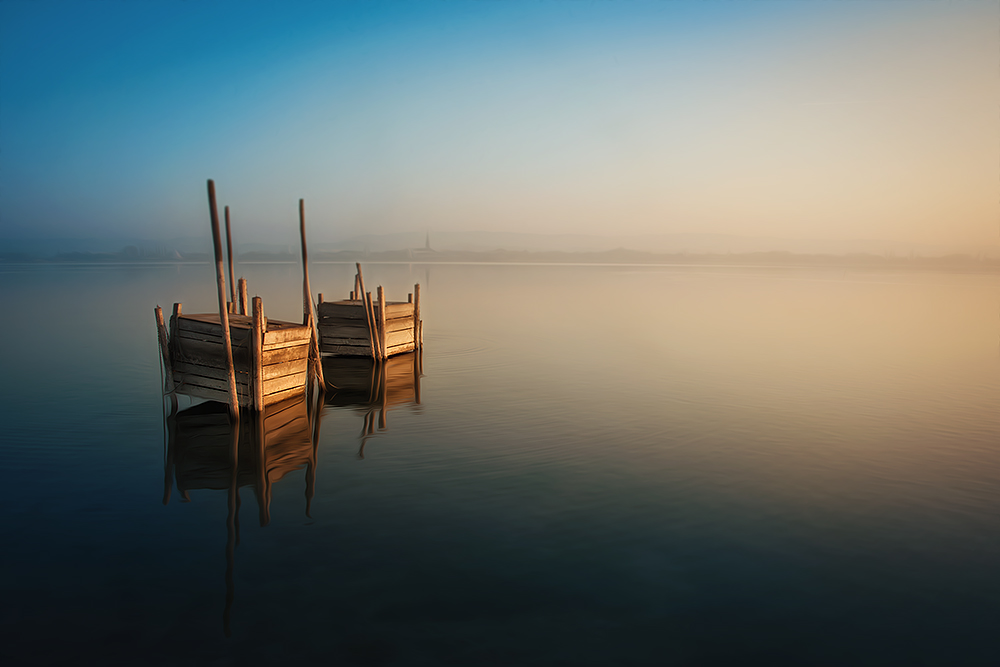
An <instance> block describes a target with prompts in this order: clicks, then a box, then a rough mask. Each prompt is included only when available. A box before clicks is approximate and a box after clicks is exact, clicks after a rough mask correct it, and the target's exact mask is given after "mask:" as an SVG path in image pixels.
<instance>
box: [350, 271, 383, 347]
mask: <svg viewBox="0 0 1000 667" xmlns="http://www.w3.org/2000/svg"><path fill="white" fill-rule="evenodd" d="M355 266H356V267H358V275H357V276H356V278H357V282H358V285H359V287H360V289H361V291H360V292H359V293H358V298H359V299H361V303H362V305H363V306H364V307H365V322H367V323H368V342H369V343H370V344H371V346H372V359H378V354H377V353H376V351H375V317H374V315H375V311H373V310H372V308H371V294H370V293H368V292H366V291H365V277H364V276H363V275H362V274H361V262H357V263H356V264H355Z"/></svg>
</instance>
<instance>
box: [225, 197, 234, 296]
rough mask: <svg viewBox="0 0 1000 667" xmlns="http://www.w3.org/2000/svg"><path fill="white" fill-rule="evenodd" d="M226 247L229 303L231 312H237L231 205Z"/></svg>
mask: <svg viewBox="0 0 1000 667" xmlns="http://www.w3.org/2000/svg"><path fill="white" fill-rule="evenodd" d="M226 248H227V252H228V255H229V303H231V304H233V306H232V308H233V309H234V310H232V311H231V312H234V313H235V312H236V311H235V308H236V282H235V281H233V234H232V231H231V230H230V229H229V207H228V206H227V207H226Z"/></svg>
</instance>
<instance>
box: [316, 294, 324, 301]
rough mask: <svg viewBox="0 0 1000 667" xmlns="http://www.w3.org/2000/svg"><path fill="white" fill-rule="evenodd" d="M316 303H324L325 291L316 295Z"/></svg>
mask: <svg viewBox="0 0 1000 667" xmlns="http://www.w3.org/2000/svg"><path fill="white" fill-rule="evenodd" d="M316 303H323V293H322V292H320V293H319V294H318V295H317V297H316Z"/></svg>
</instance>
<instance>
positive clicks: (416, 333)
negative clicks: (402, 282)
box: [413, 283, 420, 350]
mask: <svg viewBox="0 0 1000 667" xmlns="http://www.w3.org/2000/svg"><path fill="white" fill-rule="evenodd" d="M413 349H414V350H419V349H420V283H417V284H416V285H414V286H413Z"/></svg>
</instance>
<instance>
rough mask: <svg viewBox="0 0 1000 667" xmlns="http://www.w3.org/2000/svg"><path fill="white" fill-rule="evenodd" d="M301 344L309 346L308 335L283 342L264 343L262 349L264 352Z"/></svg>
mask: <svg viewBox="0 0 1000 667" xmlns="http://www.w3.org/2000/svg"><path fill="white" fill-rule="evenodd" d="M302 345H305V346H306V347H309V337H308V336H307V337H305V338H302V339H297V340H289V341H285V342H283V343H271V344H270V345H269V344H267V343H265V344H264V346H263V349H264V351H265V352H269V351H271V350H281V349H283V348H286V347H301V346H302Z"/></svg>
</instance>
